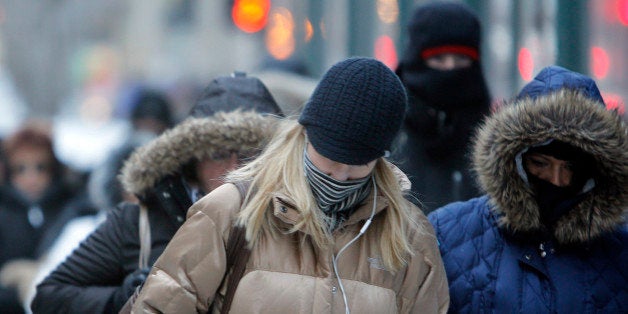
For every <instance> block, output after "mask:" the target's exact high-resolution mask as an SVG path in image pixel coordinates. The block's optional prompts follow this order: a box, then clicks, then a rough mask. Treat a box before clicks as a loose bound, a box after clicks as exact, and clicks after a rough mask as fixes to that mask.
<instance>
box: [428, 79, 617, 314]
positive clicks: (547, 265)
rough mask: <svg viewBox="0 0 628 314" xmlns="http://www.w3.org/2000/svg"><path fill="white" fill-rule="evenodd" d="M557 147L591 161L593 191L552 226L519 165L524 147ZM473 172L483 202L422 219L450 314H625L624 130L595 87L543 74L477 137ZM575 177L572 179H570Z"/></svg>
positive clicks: (584, 193) (459, 205)
mask: <svg viewBox="0 0 628 314" xmlns="http://www.w3.org/2000/svg"><path fill="white" fill-rule="evenodd" d="M549 140H556V141H561V142H564V143H567V144H570V145H571V146H573V147H576V148H578V149H579V150H580V151H583V152H584V153H586V154H589V155H590V156H592V157H593V163H594V165H595V170H594V171H593V173H594V174H593V175H592V178H593V179H594V180H593V182H594V186H593V187H592V188H587V189H583V190H582V192H581V194H580V195H579V196H578V198H579V202H577V203H576V205H575V206H574V207H572V209H571V210H570V211H568V212H567V213H565V214H563V215H562V216H560V218H559V219H558V221H557V222H556V223H555V225H554V226H553V228H547V227H546V226H545V225H546V224H544V223H542V220H541V212H540V210H539V206H538V205H537V201H536V198H535V192H534V191H533V189H531V187H530V186H529V185H528V184H527V183H526V181H525V180H524V178H523V177H522V175H521V172H520V170H518V167H517V158H519V157H518V156H520V155H521V152H523V151H525V150H526V149H528V148H531V147H533V146H536V145H539V144H541V143H546V142H548V141H549ZM473 167H474V170H475V171H476V172H477V175H478V179H479V183H480V185H481V186H482V188H483V190H484V191H485V192H486V195H484V196H482V197H479V198H474V199H471V200H469V201H466V202H457V203H452V204H450V205H447V206H445V207H443V208H440V209H438V210H436V211H434V212H432V213H431V214H430V215H429V217H428V218H429V220H430V222H431V223H432V224H433V225H434V227H435V229H436V233H437V236H438V240H439V243H440V250H441V254H442V257H443V261H444V263H445V269H446V272H447V277H448V280H449V287H450V295H451V306H450V311H451V312H455V313H457V312H463V313H485V312H494V313H513V312H516V313H626V312H628V289H626V287H628V267H626V265H628V231H627V228H626V226H627V225H626V220H625V217H626V209H627V208H628V128H627V127H626V125H625V123H623V122H622V120H621V117H620V116H619V115H617V114H616V113H615V112H612V111H607V110H606V109H605V108H604V106H603V102H602V99H601V97H600V93H599V91H598V89H597V87H596V86H595V84H594V82H593V81H592V80H591V79H589V78H587V77H585V76H583V75H580V74H577V73H574V72H570V71H568V70H566V69H563V68H560V67H549V68H546V69H545V70H543V71H542V72H541V73H540V74H539V75H538V76H537V77H536V78H535V80H534V81H533V82H531V83H530V84H528V85H527V86H526V87H525V88H524V89H523V91H522V93H521V95H520V96H519V97H518V98H517V99H515V100H514V101H513V102H512V103H511V104H506V105H505V106H504V107H502V109H501V110H500V111H499V112H497V113H495V114H493V115H492V116H491V117H490V118H488V119H487V121H486V122H485V123H484V124H483V125H482V126H481V128H480V129H479V131H478V133H477V138H476V141H475V145H474V149H473ZM576 174H577V173H576Z"/></svg>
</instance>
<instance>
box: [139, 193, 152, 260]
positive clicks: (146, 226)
mask: <svg viewBox="0 0 628 314" xmlns="http://www.w3.org/2000/svg"><path fill="white" fill-rule="evenodd" d="M139 233H140V256H139V259H138V267H139V269H144V268H148V259H149V258H150V249H151V242H150V241H151V239H150V222H149V221H148V209H147V208H146V206H145V205H144V204H140V222H139Z"/></svg>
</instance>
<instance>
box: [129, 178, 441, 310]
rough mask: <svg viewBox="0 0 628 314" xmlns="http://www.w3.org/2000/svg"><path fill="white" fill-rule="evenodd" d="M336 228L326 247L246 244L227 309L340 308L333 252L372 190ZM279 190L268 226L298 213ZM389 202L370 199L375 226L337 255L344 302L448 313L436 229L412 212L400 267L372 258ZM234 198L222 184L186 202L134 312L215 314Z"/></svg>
mask: <svg viewBox="0 0 628 314" xmlns="http://www.w3.org/2000/svg"><path fill="white" fill-rule="evenodd" d="M369 199H370V201H367V202H366V203H365V204H363V205H362V206H361V207H360V208H359V209H357V210H356V212H354V214H353V215H351V217H350V218H349V220H348V221H347V222H346V223H345V224H344V227H341V228H339V229H338V231H336V232H334V238H335V244H334V245H333V247H327V248H322V249H320V248H316V247H314V246H313V245H312V243H311V242H310V241H309V240H308V238H307V235H306V234H305V233H303V232H300V231H299V232H296V233H292V234H286V235H281V236H278V237H275V238H273V237H272V236H271V235H269V234H264V236H263V237H262V238H261V239H262V240H261V241H260V242H258V245H256V247H254V248H253V250H252V253H251V257H250V259H249V261H248V264H247V267H246V271H245V274H244V276H243V277H242V279H241V281H240V283H239V285H238V288H237V290H236V293H235V296H234V299H233V303H232V306H231V312H232V313H344V312H345V307H344V301H343V297H342V292H341V290H340V288H339V285H338V280H337V279H336V276H335V274H334V270H333V266H332V254H334V253H337V252H338V251H339V250H340V249H341V248H342V247H343V246H344V245H345V244H347V243H348V242H349V241H350V240H351V239H353V238H354V237H355V236H356V235H357V234H358V232H359V231H360V229H361V228H362V226H363V225H364V221H365V220H366V219H368V218H369V216H370V214H371V210H372V206H373V196H372V195H371V196H370V198H369ZM290 203H291V201H290V200H289V199H287V198H286V197H285V196H283V195H281V194H280V193H277V194H276V195H275V197H274V202H273V210H274V220H275V221H274V222H273V223H276V224H278V226H280V227H289V226H291V225H293V223H294V222H295V221H297V217H298V215H299V214H298V212H297V211H296V210H295V209H293V208H291V207H290V206H289V204H290ZM387 203H388V202H387V200H386V199H385V198H384V197H383V196H378V197H377V207H376V214H375V217H374V219H373V224H371V226H370V227H369V229H368V230H367V231H366V233H364V234H363V235H362V236H361V237H360V238H359V239H358V240H357V241H355V242H354V243H353V244H351V245H350V246H349V247H348V248H347V249H346V250H345V251H344V252H343V253H342V254H341V256H340V258H339V260H338V271H339V274H340V277H341V279H342V284H343V286H344V289H345V292H346V296H347V300H348V303H349V308H350V310H351V312H353V313H445V312H446V311H447V308H448V304H449V293H448V286H447V279H446V277H445V272H444V268H443V263H442V260H441V258H440V254H439V251H438V246H437V243H436V239H435V237H434V233H433V229H432V227H431V225H430V224H429V222H427V220H426V218H425V216H424V215H423V214H422V213H421V211H420V210H419V209H416V211H415V212H416V215H415V220H416V222H417V224H418V225H421V226H422V227H423V228H424V229H423V230H425V231H423V232H419V230H418V229H417V227H411V228H409V235H410V236H411V240H410V245H411V247H412V249H413V252H414V255H413V256H411V257H410V258H409V260H408V265H407V267H405V268H403V269H401V270H399V271H398V272H397V273H396V274H392V273H390V272H388V271H386V270H384V269H383V267H382V263H381V261H380V259H379V258H378V250H379V249H378V245H379V241H380V239H379V236H378V234H379V232H376V230H375V229H376V228H377V227H376V226H378V224H377V223H376V222H377V220H378V219H383V218H384V216H385V215H384V213H385V210H386V209H387ZM239 207H240V194H239V192H238V190H237V188H236V187H235V186H234V185H233V184H225V185H223V186H221V187H220V188H218V189H216V190H214V191H213V192H212V193H210V194H209V195H207V196H205V197H204V198H203V199H201V200H200V201H198V202H197V203H196V204H195V205H193V206H192V207H191V208H190V211H189V212H188V219H187V221H186V222H185V224H184V225H183V226H182V227H181V228H180V229H179V231H178V232H177V234H176V235H175V237H174V238H173V239H172V241H171V242H170V244H169V245H168V247H167V248H166V250H165V252H164V253H163V255H162V256H161V257H160V258H159V259H158V260H157V262H156V263H155V265H154V267H153V269H152V271H151V273H150V275H149V277H148V279H147V281H146V283H145V284H144V286H143V288H142V291H141V294H140V296H139V298H138V300H137V302H136V303H135V305H134V308H133V312H134V313H154V312H163V313H196V312H201V313H205V312H210V311H213V312H214V313H219V310H218V309H216V308H217V307H216V308H212V302H214V296H215V295H216V294H218V295H217V296H216V299H217V300H216V303H217V304H218V303H221V300H222V298H223V296H224V294H225V292H226V287H225V286H222V287H220V285H221V281H222V279H223V276H224V275H225V268H226V266H225V264H226V252H225V246H226V242H227V240H228V238H229V232H230V229H231V226H232V221H233V220H234V217H235V214H236V213H237V211H238V210H239Z"/></svg>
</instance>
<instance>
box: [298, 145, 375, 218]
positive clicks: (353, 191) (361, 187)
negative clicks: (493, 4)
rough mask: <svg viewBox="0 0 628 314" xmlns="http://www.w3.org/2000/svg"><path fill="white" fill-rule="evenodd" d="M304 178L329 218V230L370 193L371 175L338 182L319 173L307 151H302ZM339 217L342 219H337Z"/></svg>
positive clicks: (319, 205)
mask: <svg viewBox="0 0 628 314" xmlns="http://www.w3.org/2000/svg"><path fill="white" fill-rule="evenodd" d="M303 155H304V158H303V159H304V161H305V177H306V178H307V180H308V182H309V184H310V187H311V188H312V193H313V194H314V197H315V198H316V202H317V203H318V207H319V208H320V209H321V210H322V211H323V212H324V213H325V214H326V215H327V216H329V217H330V218H331V220H332V221H331V225H330V227H331V229H332V230H333V229H334V226H337V225H339V224H340V222H342V220H344V218H346V217H344V216H346V213H344V214H345V215H343V212H345V211H347V210H350V209H353V207H354V206H356V205H358V204H359V203H360V202H362V201H363V200H364V199H365V198H366V197H367V196H368V195H369V193H371V185H372V184H371V175H372V174H371V175H368V176H366V177H364V178H361V179H357V180H347V181H338V180H336V179H334V178H332V177H330V176H328V175H327V174H325V173H324V172H322V171H320V170H319V169H318V168H316V166H314V164H313V163H312V160H310V156H308V154H307V150H305V151H304V154H303ZM339 214H340V217H342V219H340V220H339V219H338V217H339Z"/></svg>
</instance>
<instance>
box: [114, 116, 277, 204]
mask: <svg viewBox="0 0 628 314" xmlns="http://www.w3.org/2000/svg"><path fill="white" fill-rule="evenodd" d="M276 122H277V118H276V117H275V116H273V115H262V114H260V113H258V112H255V111H252V110H249V111H241V110H236V111H232V112H217V113H215V114H214V115H212V116H210V117H206V118H194V117H190V118H187V119H186V120H185V121H183V122H181V123H180V124H178V125H177V126H175V127H174V128H172V129H170V130H168V131H166V132H164V133H163V134H162V135H161V136H159V137H158V138H156V139H154V140H153V141H151V142H149V143H148V144H146V145H144V146H142V147H140V148H138V149H137V150H136V151H135V152H133V154H132V155H131V156H130V157H129V159H128V160H127V161H126V162H125V164H124V167H123V168H122V171H121V174H120V181H121V182H122V185H123V187H124V189H125V190H126V191H127V192H129V193H133V194H134V195H142V194H144V193H145V192H146V191H147V190H149V189H151V188H153V187H154V186H155V184H157V183H158V182H159V181H160V180H161V179H163V178H165V177H166V176H169V175H174V174H177V173H179V172H180V171H181V168H182V166H184V165H185V164H187V163H188V162H190V161H192V160H201V159H204V158H214V159H216V158H224V157H227V156H229V155H230V154H231V153H236V154H237V155H238V156H239V157H240V159H242V158H248V157H252V156H254V155H256V154H257V153H259V152H260V151H261V149H262V148H263V147H264V146H265V145H266V143H267V141H268V140H269V139H270V137H271V135H272V133H273V132H274V130H275V127H276V125H277V123H276Z"/></svg>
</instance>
